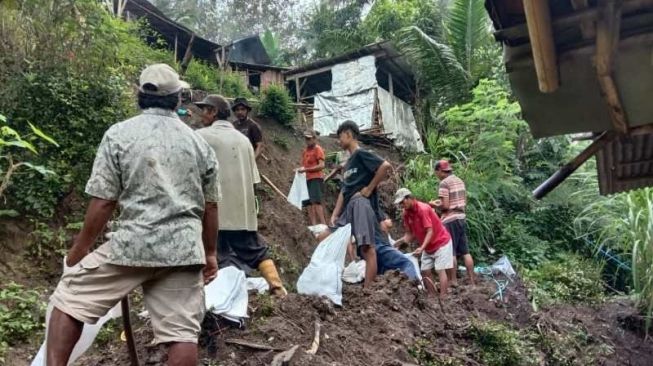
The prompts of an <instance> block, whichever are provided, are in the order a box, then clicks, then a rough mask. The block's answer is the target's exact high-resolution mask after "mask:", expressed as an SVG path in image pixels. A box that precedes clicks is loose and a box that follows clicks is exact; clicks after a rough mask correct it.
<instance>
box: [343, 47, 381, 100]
mask: <svg viewBox="0 0 653 366" xmlns="http://www.w3.org/2000/svg"><path fill="white" fill-rule="evenodd" d="M377 86H378V83H377V81H376V58H375V57H374V56H365V57H361V58H359V59H358V60H355V61H351V62H347V63H344V64H338V65H335V66H333V68H332V69H331V94H332V95H335V96H345V95H351V94H357V93H360V92H363V91H367V90H370V89H374V88H376V87H377Z"/></svg>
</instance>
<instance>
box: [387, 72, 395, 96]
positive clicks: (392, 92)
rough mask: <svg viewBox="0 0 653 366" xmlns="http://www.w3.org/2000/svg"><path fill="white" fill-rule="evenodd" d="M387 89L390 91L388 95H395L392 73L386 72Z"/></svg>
mask: <svg viewBox="0 0 653 366" xmlns="http://www.w3.org/2000/svg"><path fill="white" fill-rule="evenodd" d="M388 88H389V89H390V90H388V91H389V92H390V95H395V88H394V85H392V74H390V73H388Z"/></svg>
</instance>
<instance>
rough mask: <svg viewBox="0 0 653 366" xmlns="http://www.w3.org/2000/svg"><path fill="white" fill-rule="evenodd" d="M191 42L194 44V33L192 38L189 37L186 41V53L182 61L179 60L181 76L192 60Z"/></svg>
mask: <svg viewBox="0 0 653 366" xmlns="http://www.w3.org/2000/svg"><path fill="white" fill-rule="evenodd" d="M193 42H195V34H194V33H193V35H192V36H190V41H188V44H187V45H186V53H185V54H184V59H183V60H181V74H182V75H183V74H184V73H185V72H186V68H188V64H189V63H190V60H191V59H192V58H193Z"/></svg>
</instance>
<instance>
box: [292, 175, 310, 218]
mask: <svg viewBox="0 0 653 366" xmlns="http://www.w3.org/2000/svg"><path fill="white" fill-rule="evenodd" d="M307 199H308V186H307V185H306V174H304V173H299V172H296V173H295V179H293V181H292V186H290V192H288V202H290V204H291V205H293V206H295V207H297V208H298V209H300V210H301V209H302V202H304V201H306V200H307Z"/></svg>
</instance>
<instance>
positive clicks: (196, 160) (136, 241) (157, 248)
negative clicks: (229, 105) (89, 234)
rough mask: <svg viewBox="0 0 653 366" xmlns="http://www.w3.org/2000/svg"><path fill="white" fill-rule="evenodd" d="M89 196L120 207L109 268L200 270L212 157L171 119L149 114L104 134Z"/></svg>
mask: <svg viewBox="0 0 653 366" xmlns="http://www.w3.org/2000/svg"><path fill="white" fill-rule="evenodd" d="M86 193H87V194H89V195H91V196H93V197H97V198H101V199H105V200H111V201H118V205H119V206H120V217H119V218H118V220H116V222H115V223H114V225H112V228H111V230H112V232H111V235H110V239H109V247H110V248H111V254H110V256H109V262H110V263H112V264H116V265H123V266H132V267H168V266H186V265H195V264H204V263H205V257H204V246H203V243H202V217H203V215H204V205H205V202H218V201H219V200H220V186H219V183H218V161H217V160H216V157H215V153H214V151H213V149H212V148H211V147H210V146H209V145H208V144H207V143H206V141H204V139H202V138H201V137H199V136H198V135H197V134H196V133H194V132H193V130H191V129H190V128H189V127H188V126H186V125H185V124H184V123H183V122H182V121H181V120H180V119H179V117H177V115H176V114H175V113H174V112H172V111H166V110H163V109H157V108H152V109H147V110H145V111H143V113H142V114H141V115H139V116H136V117H134V118H131V119H128V120H126V121H124V122H121V123H117V124H115V125H113V126H112V127H111V128H109V130H108V131H107V132H106V133H105V134H104V137H103V138H102V142H101V143H100V146H99V148H98V151H97V155H96V157H95V163H94V165H93V172H92V173H91V178H90V179H89V181H88V183H87V184H86Z"/></svg>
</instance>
